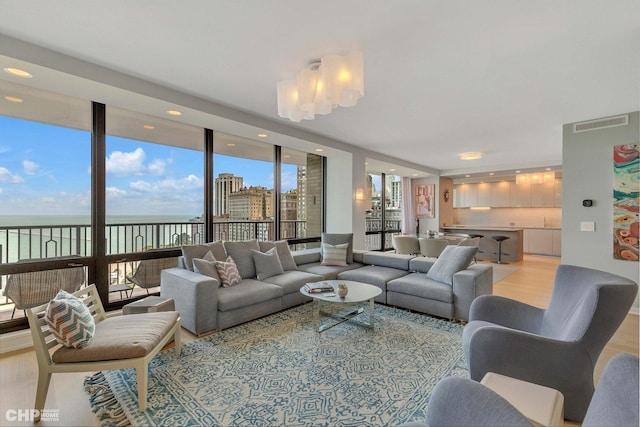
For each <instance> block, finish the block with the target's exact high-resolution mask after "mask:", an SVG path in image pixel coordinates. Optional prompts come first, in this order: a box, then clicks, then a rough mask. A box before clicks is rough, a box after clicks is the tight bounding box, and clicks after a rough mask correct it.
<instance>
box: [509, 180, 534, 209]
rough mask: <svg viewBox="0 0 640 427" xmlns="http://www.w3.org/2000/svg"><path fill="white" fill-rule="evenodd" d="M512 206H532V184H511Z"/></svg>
mask: <svg viewBox="0 0 640 427" xmlns="http://www.w3.org/2000/svg"><path fill="white" fill-rule="evenodd" d="M511 207H512V208H530V207H531V184H516V183H515V182H514V183H513V185H511Z"/></svg>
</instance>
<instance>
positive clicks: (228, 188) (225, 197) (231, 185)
mask: <svg viewBox="0 0 640 427" xmlns="http://www.w3.org/2000/svg"><path fill="white" fill-rule="evenodd" d="M243 182H244V180H243V178H242V177H241V176H234V175H233V174H232V173H221V174H218V177H217V178H216V181H215V197H214V205H215V209H214V215H215V216H224V215H226V214H229V196H230V195H231V194H233V193H236V192H238V191H240V190H241V189H242V188H243Z"/></svg>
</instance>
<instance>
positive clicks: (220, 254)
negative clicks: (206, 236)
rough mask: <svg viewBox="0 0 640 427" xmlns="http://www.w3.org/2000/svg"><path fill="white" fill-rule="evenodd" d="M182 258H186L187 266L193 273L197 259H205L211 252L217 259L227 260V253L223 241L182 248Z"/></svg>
mask: <svg viewBox="0 0 640 427" xmlns="http://www.w3.org/2000/svg"><path fill="white" fill-rule="evenodd" d="M181 249H182V256H183V257H184V264H185V266H186V267H187V268H188V269H189V270H191V271H193V260H194V259H195V258H203V257H204V256H205V255H206V254H207V252H209V251H211V253H212V254H213V256H214V257H215V258H216V259H225V258H226V257H227V253H226V252H225V250H224V245H223V244H222V242H221V241H216V242H212V243H207V244H204V245H187V246H183V247H182V248H181Z"/></svg>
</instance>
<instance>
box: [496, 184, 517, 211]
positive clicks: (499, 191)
mask: <svg viewBox="0 0 640 427" xmlns="http://www.w3.org/2000/svg"><path fill="white" fill-rule="evenodd" d="M512 185H515V183H511V182H509V181H502V182H492V183H491V207H493V208H508V207H509V206H511V186H512Z"/></svg>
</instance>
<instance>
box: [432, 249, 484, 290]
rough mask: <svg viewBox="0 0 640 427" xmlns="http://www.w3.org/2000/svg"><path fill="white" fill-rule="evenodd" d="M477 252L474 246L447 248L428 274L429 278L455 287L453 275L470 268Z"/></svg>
mask: <svg viewBox="0 0 640 427" xmlns="http://www.w3.org/2000/svg"><path fill="white" fill-rule="evenodd" d="M477 251H478V248H477V247H474V246H457V245H449V246H447V247H446V248H444V251H442V253H441V254H440V256H439V257H438V259H437V260H436V262H435V263H434V264H433V267H431V268H430V269H429V271H428V272H427V277H428V278H429V279H432V280H435V281H438V282H442V283H448V284H450V285H453V275H454V274H456V273H457V272H458V271H462V270H464V269H466V268H467V267H469V264H471V261H472V260H473V257H474V256H475V254H476V252H477Z"/></svg>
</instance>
